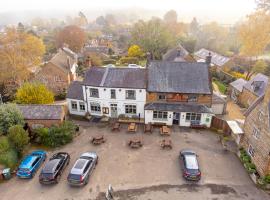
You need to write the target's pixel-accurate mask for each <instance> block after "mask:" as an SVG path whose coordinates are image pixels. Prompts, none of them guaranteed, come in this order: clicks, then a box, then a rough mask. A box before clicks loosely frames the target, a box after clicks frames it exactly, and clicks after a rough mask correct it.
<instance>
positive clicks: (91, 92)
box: [89, 88, 99, 98]
mask: <svg viewBox="0 0 270 200" xmlns="http://www.w3.org/2000/svg"><path fill="white" fill-rule="evenodd" d="M94 91H95V92H97V93H96V94H94ZM89 95H90V97H93V98H99V90H98V89H97V88H90V89H89Z"/></svg>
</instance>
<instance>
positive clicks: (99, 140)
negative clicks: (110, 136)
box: [91, 135, 106, 145]
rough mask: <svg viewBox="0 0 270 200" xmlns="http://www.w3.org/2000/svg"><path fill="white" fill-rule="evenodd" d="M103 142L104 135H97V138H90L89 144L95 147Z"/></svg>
mask: <svg viewBox="0 0 270 200" xmlns="http://www.w3.org/2000/svg"><path fill="white" fill-rule="evenodd" d="M104 142H106V140H105V138H104V135H97V136H94V137H92V139H91V143H92V144H95V145H99V144H102V143H104Z"/></svg>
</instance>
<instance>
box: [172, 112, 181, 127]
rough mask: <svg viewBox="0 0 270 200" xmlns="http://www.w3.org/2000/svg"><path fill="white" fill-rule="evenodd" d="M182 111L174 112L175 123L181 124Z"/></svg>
mask: <svg viewBox="0 0 270 200" xmlns="http://www.w3.org/2000/svg"><path fill="white" fill-rule="evenodd" d="M179 121H180V113H175V112H174V113H173V124H176V125H179Z"/></svg>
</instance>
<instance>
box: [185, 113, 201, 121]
mask: <svg viewBox="0 0 270 200" xmlns="http://www.w3.org/2000/svg"><path fill="white" fill-rule="evenodd" d="M201 115H202V114H200V113H187V114H186V121H187V122H189V121H201Z"/></svg>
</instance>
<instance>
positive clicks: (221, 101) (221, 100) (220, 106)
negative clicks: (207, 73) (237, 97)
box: [211, 92, 227, 115]
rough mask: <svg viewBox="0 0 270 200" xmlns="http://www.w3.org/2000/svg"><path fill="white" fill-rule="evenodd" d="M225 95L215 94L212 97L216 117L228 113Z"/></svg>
mask: <svg viewBox="0 0 270 200" xmlns="http://www.w3.org/2000/svg"><path fill="white" fill-rule="evenodd" d="M224 96H225V95H220V94H218V93H215V92H214V93H213V96H212V107H211V108H212V111H213V113H214V114H215V115H223V114H225V113H226V107H227V101H226V97H224Z"/></svg>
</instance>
